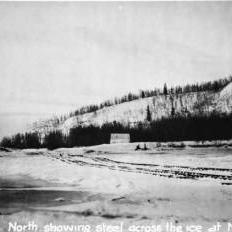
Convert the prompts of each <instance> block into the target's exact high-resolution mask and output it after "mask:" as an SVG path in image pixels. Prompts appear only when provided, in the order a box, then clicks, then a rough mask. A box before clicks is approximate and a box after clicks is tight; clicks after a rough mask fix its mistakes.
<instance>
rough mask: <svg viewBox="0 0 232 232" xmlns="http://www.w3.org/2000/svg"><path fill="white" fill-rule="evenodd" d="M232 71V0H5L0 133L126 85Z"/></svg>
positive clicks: (134, 87)
mask: <svg viewBox="0 0 232 232" xmlns="http://www.w3.org/2000/svg"><path fill="white" fill-rule="evenodd" d="M231 73H232V3H231V2H166V3H165V2H140V3H135V2H129V3H125V2H124V3H117V2H108V3H104V2H101V3H96V2H95V3H84V2H82V3H77V2H74V3H73V2H72V3H71V2H70V3H61V2H50V3H48V2H41V3H36V2H1V3H0V136H2V135H3V134H8V133H10V132H15V131H18V130H19V129H20V128H21V127H23V126H25V123H26V122H27V121H28V122H31V121H34V120H36V119H38V118H43V117H48V116H49V115H52V114H60V113H66V112H68V111H70V110H73V109H75V108H77V107H78V106H81V105H85V104H89V103H96V102H99V101H102V100H105V99H108V98H113V97H114V96H120V95H122V94H124V93H127V92H128V91H132V92H137V91H138V90H139V89H152V88H153V87H161V86H163V84H164V82H166V83H167V84H168V86H171V85H177V84H185V83H187V82H188V83H193V82H197V81H198V82H201V81H206V80H214V79H217V78H221V77H225V76H227V75H229V74H231Z"/></svg>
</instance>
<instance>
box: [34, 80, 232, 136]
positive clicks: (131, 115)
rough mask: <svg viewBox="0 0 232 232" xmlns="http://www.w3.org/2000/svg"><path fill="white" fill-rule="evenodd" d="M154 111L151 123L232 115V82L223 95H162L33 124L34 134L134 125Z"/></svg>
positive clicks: (195, 93)
mask: <svg viewBox="0 0 232 232" xmlns="http://www.w3.org/2000/svg"><path fill="white" fill-rule="evenodd" d="M148 106H149V110H150V112H151V117H152V120H157V119H160V118H162V117H170V116H171V115H172V114H175V115H188V114H209V113H210V112H213V111H216V112H219V113H230V112H232V83H230V84H228V85H227V86H226V87H225V88H224V89H222V90H221V91H220V92H216V93H215V92H208V91H207V92H192V93H184V94H173V95H166V96H165V95H159V96H154V97H148V98H141V99H138V100H134V101H130V102H124V103H121V104H118V105H113V106H109V107H105V108H103V109H99V110H97V111H95V112H91V113H85V114H82V115H78V116H73V117H70V118H68V119H67V120H65V121H63V122H57V121H56V119H51V120H48V121H44V122H37V123H36V124H34V127H33V129H32V130H33V131H38V132H40V133H42V134H45V133H47V132H49V131H51V130H61V131H62V132H63V133H68V132H69V130H70V129H71V128H73V127H76V126H80V125H82V126H88V125H98V126H101V125H102V124H104V123H110V122H114V121H117V122H120V123H122V124H123V125H130V126H135V125H137V124H138V123H139V122H145V121H146V119H147V107H148Z"/></svg>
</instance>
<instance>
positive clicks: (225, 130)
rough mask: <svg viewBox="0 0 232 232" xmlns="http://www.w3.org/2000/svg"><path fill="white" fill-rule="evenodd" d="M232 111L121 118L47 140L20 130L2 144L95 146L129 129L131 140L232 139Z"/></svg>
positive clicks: (52, 133)
mask: <svg viewBox="0 0 232 232" xmlns="http://www.w3.org/2000/svg"><path fill="white" fill-rule="evenodd" d="M231 128H232V113H231V114H218V113H215V112H213V113H211V114H209V115H198V116H197V115H188V116H173V117H170V118H162V119H159V120H156V121H151V122H149V123H147V122H146V123H139V124H138V125H137V126H136V127H130V126H123V125H122V124H120V123H118V122H113V123H106V124H103V125H102V126H101V127H100V126H93V125H92V126H88V127H81V126H79V127H76V128H72V129H71V130H70V133H69V134H68V135H63V134H62V133H61V132H60V131H53V132H50V133H48V134H47V135H46V136H45V138H44V139H43V141H42V140H41V139H40V137H39V136H38V134H36V133H26V134H17V135H15V136H13V137H11V138H3V140H2V142H1V146H3V147H10V148H19V149H22V148H40V147H46V148H48V149H55V148H58V147H74V146H91V145H98V144H103V143H110V135H111V133H129V134H130V139H131V142H145V141H146V142H148V141H151V142H152V141H160V142H161V141H183V140H196V141H201V140H224V139H225V140H226V139H232V130H231Z"/></svg>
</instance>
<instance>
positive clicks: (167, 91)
mask: <svg viewBox="0 0 232 232" xmlns="http://www.w3.org/2000/svg"><path fill="white" fill-rule="evenodd" d="M230 82H232V76H229V77H226V78H221V79H218V80H215V81H208V82H202V83H195V84H187V85H185V86H179V85H178V86H175V87H170V88H169V87H168V86H167V84H166V83H165V84H164V86H163V88H162V89H160V88H154V89H151V90H140V91H139V93H137V94H135V93H128V94H125V95H124V96H122V97H115V98H114V99H112V100H106V101H104V102H102V103H100V104H99V105H97V104H92V105H87V106H83V107H81V108H79V109H77V110H75V111H74V112H70V113H69V114H68V115H62V116H60V117H57V118H56V119H54V120H55V122H54V123H55V124H59V123H60V122H63V121H65V120H67V118H69V117H74V116H78V115H83V114H86V113H91V112H95V111H97V110H100V109H103V108H104V107H109V106H113V105H118V104H121V103H124V102H130V101H134V100H137V99H141V98H147V97H154V96H158V95H179V94H184V93H191V92H204V91H211V92H218V91H220V90H221V89H223V88H224V87H225V86H226V85H228V84H229V83H230Z"/></svg>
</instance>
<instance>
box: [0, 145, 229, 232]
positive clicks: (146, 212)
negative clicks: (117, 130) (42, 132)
mask: <svg viewBox="0 0 232 232" xmlns="http://www.w3.org/2000/svg"><path fill="white" fill-rule="evenodd" d="M136 145H137V144H111V145H100V146H94V147H82V148H71V149H67V148H62V149H57V150H54V151H47V150H43V149H41V150H22V151H13V152H8V153H7V152H1V153H0V186H1V191H0V212H1V214H2V215H1V216H0V228H2V230H1V229H0V231H7V227H8V222H9V221H14V220H16V221H18V222H21V223H26V222H27V221H28V220H31V221H32V220H34V221H36V223H37V224H38V225H40V229H41V231H43V230H42V228H43V225H45V224H46V223H47V224H48V223H50V222H52V223H55V224H81V223H82V224H83V223H85V224H89V225H91V226H94V225H97V224H99V223H103V222H104V223H108V224H110V225H114V224H117V223H119V222H123V223H124V228H125V231H128V230H126V228H128V227H129V226H131V225H138V224H140V225H151V224H153V225H154V224H162V225H163V230H162V231H167V230H165V229H164V225H165V224H166V223H167V222H172V223H173V224H174V225H176V226H178V225H179V226H183V228H186V227H184V226H186V225H192V224H199V225H202V226H204V228H205V230H202V232H203V231H207V230H206V227H208V226H210V225H213V224H214V223H216V222H220V223H222V225H223V226H224V227H223V228H224V230H221V231H227V230H226V229H225V228H226V224H227V223H229V222H231V221H232V208H231V205H232V155H231V154H232V148H230V147H226V148H225V147H220V148H216V147H214V148H213V147H211V148H190V147H187V148H183V149H176V148H170V147H165V146H161V147H156V145H155V144H152V143H148V144H147V146H148V147H149V148H150V149H149V150H147V151H142V150H140V151H135V147H136ZM22 192H23V194H22ZM182 231H186V230H182ZM111 232H112V231H111ZM144 232H146V231H144Z"/></svg>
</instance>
